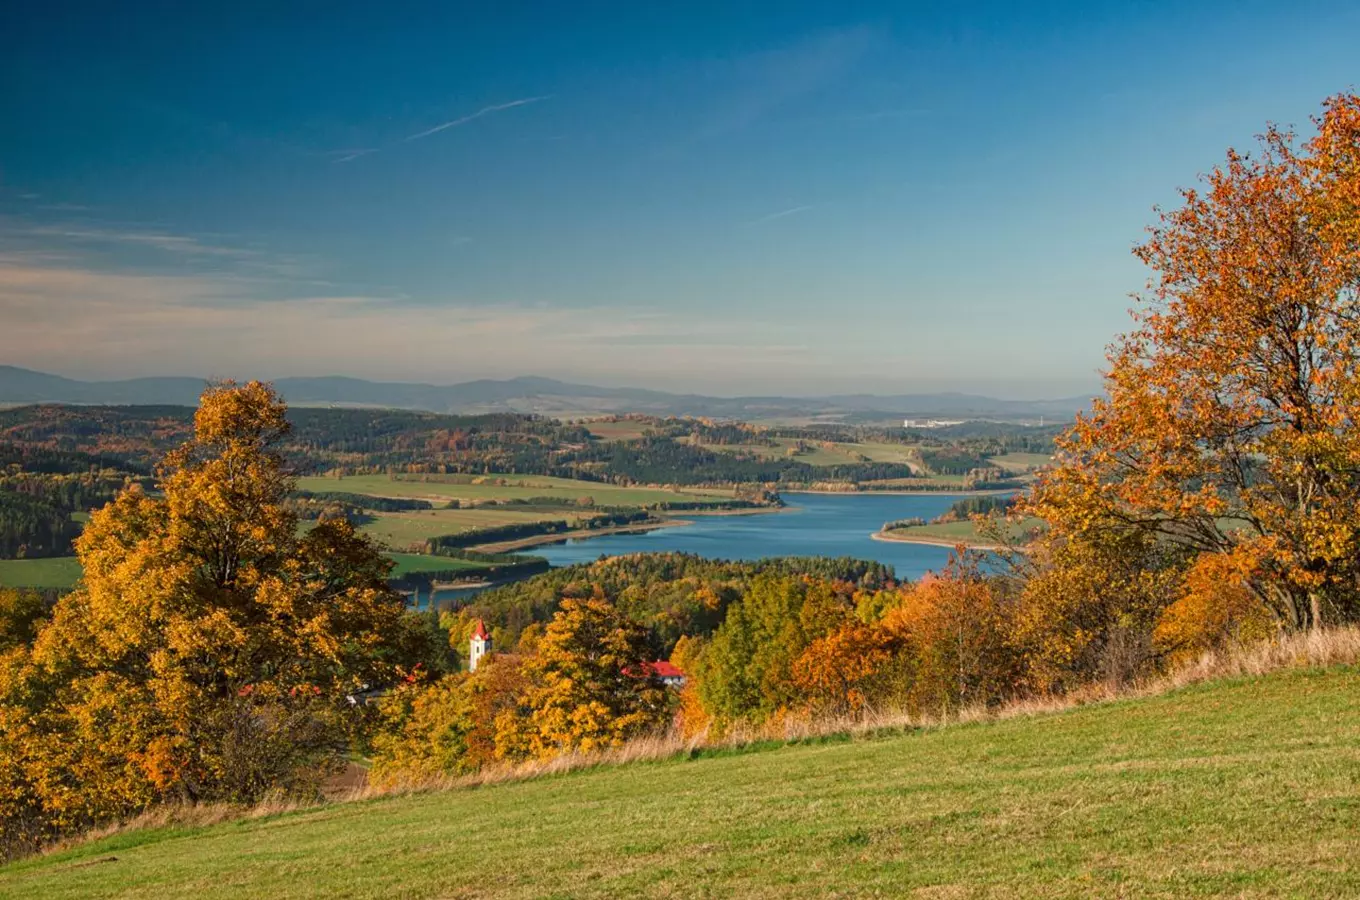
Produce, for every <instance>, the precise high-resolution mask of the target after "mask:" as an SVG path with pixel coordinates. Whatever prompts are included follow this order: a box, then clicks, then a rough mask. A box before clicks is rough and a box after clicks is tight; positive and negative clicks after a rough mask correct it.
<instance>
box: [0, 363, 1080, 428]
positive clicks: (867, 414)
mask: <svg viewBox="0 0 1360 900" xmlns="http://www.w3.org/2000/svg"><path fill="white" fill-rule="evenodd" d="M204 384H205V382H204V381H203V380H202V379H199V378H134V379H130V380H126V381H77V380H74V379H71V378H63V377H61V376H60V375H48V374H45V373H43V372H34V371H32V370H30V369H21V368H17V367H15V366H0V404H7V405H15V404H28V403H72V404H113V405H130V404H137V405H174V406H194V405H196V404H197V402H198V397H199V394H201V393H202V392H203V387H204ZM274 385H275V387H277V388H278V390H279V392H280V393H282V394H283V396H284V397H285V398H286V399H287V400H288V402H289V403H292V404H294V405H297V406H350V407H380V408H388V409H415V410H425V411H428V412H437V413H482V412H525V413H540V414H543V415H558V416H583V415H590V414H599V415H603V414H610V413H630V412H632V413H647V414H650V415H657V416H672V415H673V416H711V417H715V418H731V419H742V420H747V421H752V420H760V419H794V418H818V419H826V420H827V421H847V422H875V421H890V420H894V419H901V418H940V419H996V420H1004V421H1019V420H1030V419H1038V418H1040V417H1045V418H1046V419H1047V420H1049V421H1063V420H1067V419H1070V418H1072V416H1073V415H1074V414H1075V413H1076V411H1077V410H1079V409H1083V408H1085V406H1086V405H1087V404H1088V403H1089V402H1090V398H1089V397H1067V398H1063V399H1058V400H997V399H994V398H991V397H978V396H972V395H969V394H957V393H943V394H896V395H888V396H882V395H875V394H840V395H836V396H829V397H706V396H702V395H699V394H670V393H666V392H664V391H650V390H643V389H641V388H607V387H598V386H596V385H589V384H571V383H569V382H565V381H556V380H554V379H551V378H536V377H529V376H526V377H522V378H509V379H505V380H501V381H496V380H485V379H484V380H480V381H467V382H463V383H462V384H451V385H434V384H405V383H400V382H379V381H365V380H363V379H360V378H345V377H341V376H330V377H324V378H279V379H276V380H275V381H274Z"/></svg>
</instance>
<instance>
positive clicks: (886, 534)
mask: <svg viewBox="0 0 1360 900" xmlns="http://www.w3.org/2000/svg"><path fill="white" fill-rule="evenodd" d="M869 537H870V539H872V540H875V541H887V542H888V543H893V544H924V545H926V546H930V547H959V546H962V547H966V548H968V549H969V550H986V551H990V552H996V551H999V550H1005V549H1006V548H1005V547H1002V546H1001V545H1000V544H989V543H984V542H982V541H973V540H969V539H967V538H958V539H954V538H944V537H935V536H933V535H921V536H920V537H906V536H903V535H902V534H900V533H894V532H891V531H883V530H882V529H880V530H878V531H874V532H871V533H870V534H869Z"/></svg>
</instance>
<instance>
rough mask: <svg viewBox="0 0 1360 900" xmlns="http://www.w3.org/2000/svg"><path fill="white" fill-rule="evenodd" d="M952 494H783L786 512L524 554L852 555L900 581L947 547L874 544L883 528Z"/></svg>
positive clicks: (929, 565)
mask: <svg viewBox="0 0 1360 900" xmlns="http://www.w3.org/2000/svg"><path fill="white" fill-rule="evenodd" d="M958 499H959V495H957V494H911V495H901V494H892V495H888V494H796V493H789V494H784V501H785V503H786V504H788V508H787V509H786V510H784V511H783V512H777V513H765V514H760V515H744V516H694V517H693V518H691V519H689V521H692V522H693V523H694V524H692V525H684V526H677V527H675V528H661V529H657V530H656V531H648V532H645V533H642V534H609V535H604V536H602V537H595V538H582V539H580V540H568V541H564V542H562V543H560V544H547V545H544V546H538V547H534V548H532V549H531V550H529V551H527V552H529V553H532V554H534V555H535V556H542V557H546V558H547V560H548V561H549V562H551V563H552V564H553V565H554V566H567V565H572V564H573V563H581V562H590V561H592V560H595V559H599V558H600V557H601V556H619V555H622V554H625V553H663V552H667V551H680V552H683V553H695V554H698V555H700V556H705V557H709V558H712V559H747V560H750V559H762V558H764V557H768V556H853V557H855V558H857V559H872V560H877V561H878V562H881V563H884V564H886V565H889V566H892V567H893V569H894V570H895V571H896V573H897V577H898V578H899V579H916V578H919V577H921V576H922V575H924V574H925V573H926V572H928V571H931V570H939V569H940V568H942V567H943V566H944V564H945V562H946V560H948V558H949V548H948V547H935V546H929V545H926V544H903V543H897V542H891V541H876V540H873V539H872V538H871V537H870V535H871V534H873V533H874V532H876V531H878V530H879V529H880V528H881V527H882V526H883V523H884V522H889V521H892V520H894V519H906V518H911V517H915V516H919V517H921V518H923V519H926V520H927V521H928V520H930V519H933V518H935V517H936V516H938V515H940V514H941V513H943V512H945V511H946V510H947V509H949V507H950V506H951V505H952V504H953V503H954V502H955V501H957V500H958Z"/></svg>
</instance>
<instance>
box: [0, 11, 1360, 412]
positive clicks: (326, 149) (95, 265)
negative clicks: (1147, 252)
mask: <svg viewBox="0 0 1360 900" xmlns="http://www.w3.org/2000/svg"><path fill="white" fill-rule="evenodd" d="M80 6H81V4H75V5H71V4H66V5H62V6H61V7H60V8H44V7H43V6H42V5H38V4H29V5H27V6H25V7H23V8H22V9H16V11H15V12H13V13H11V15H10V16H9V17H8V22H7V25H8V28H7V31H8V35H7V36H8V40H7V41H6V52H5V53H4V54H3V55H0V83H3V84H4V86H5V89H4V90H3V91H0V115H3V116H4V121H6V122H9V123H11V126H12V127H9V128H6V129H4V130H3V131H0V325H2V326H3V327H0V364H12V365H17V366H24V367H27V368H32V369H37V370H41V371H45V372H55V373H59V374H63V375H67V376H70V377H77V378H89V379H106V378H123V377H136V376H144V375H195V376H210V375H217V376H236V377H281V376H288V375H332V374H340V375H348V376H354V377H364V378H372V379H378V380H401V381H420V382H429V383H436V384H449V383H454V382H459V381H466V380H472V379H477V378H506V377H513V376H518V375H526V374H534V375H543V376H549V377H555V378H561V379H564V380H571V381H582V382H591V383H597V384H603V385H609V386H616V385H631V386H639V387H653V388H658V389H663V390H670V391H694V392H703V393H711V394H719V395H738V394H784V395H795V394H801V395H815V394H832V393H841V392H849V391H864V392H876V393H888V392H893V393H902V392H918V393H925V392H934V391H943V390H959V391H965V392H970V393H979V394H989V395H992V396H998V397H1005V398H1035V397H1062V396H1070V395H1074V394H1080V393H1083V392H1087V391H1091V390H1093V389H1094V388H1095V387H1096V386H1097V384H1098V379H1097V376H1096V372H1097V371H1098V369H1099V368H1100V367H1101V365H1102V364H1103V353H1104V348H1105V346H1106V344H1107V343H1108V342H1109V341H1110V340H1111V338H1112V337H1113V336H1114V335H1115V334H1117V333H1118V332H1120V331H1122V330H1124V329H1126V328H1127V326H1128V322H1129V320H1128V316H1127V310H1128V308H1129V306H1130V301H1129V299H1128V295H1129V294H1130V293H1131V292H1135V291H1138V290H1140V289H1141V288H1142V286H1143V282H1144V280H1145V273H1144V272H1143V270H1142V269H1141V267H1140V266H1139V265H1138V264H1137V262H1136V261H1135V260H1134V259H1133V258H1132V257H1131V255H1130V254H1129V249H1130V248H1131V247H1132V246H1133V245H1134V244H1135V243H1136V242H1137V241H1138V240H1139V239H1140V237H1141V234H1142V231H1143V228H1144V227H1145V226H1146V225H1148V224H1149V223H1151V222H1152V220H1153V218H1154V213H1153V211H1152V207H1153V205H1154V204H1157V203H1161V204H1164V205H1170V204H1174V203H1175V202H1176V194H1175V189H1176V188H1177V187H1178V186H1187V185H1190V184H1191V183H1192V182H1193V180H1194V177H1195V175H1196V173H1199V172H1202V171H1205V170H1207V169H1208V168H1210V167H1212V166H1213V165H1214V164H1216V163H1217V162H1219V161H1220V160H1221V159H1222V158H1223V155H1224V151H1225V149H1226V148H1227V147H1229V146H1238V147H1241V148H1247V147H1248V146H1249V145H1250V144H1251V139H1252V135H1253V134H1255V133H1257V132H1259V131H1260V130H1261V129H1262V127H1263V126H1264V124H1265V123H1266V122H1267V121H1269V120H1274V121H1278V122H1283V123H1294V124H1297V125H1299V126H1302V127H1306V126H1307V120H1308V116H1309V115H1311V114H1312V113H1314V112H1316V111H1317V109H1318V105H1319V103H1320V102H1321V100H1322V99H1323V98H1324V97H1326V96H1328V95H1330V94H1332V93H1335V92H1336V91H1339V90H1342V89H1344V88H1347V87H1352V86H1354V85H1355V83H1356V82H1357V81H1358V80H1360V67H1357V65H1356V62H1355V53H1354V47H1355V46H1356V44H1357V42H1358V40H1357V39H1360V7H1356V6H1355V4H1352V3H1342V2H1302V3H1296V4H1293V5H1290V6H1288V7H1285V6H1282V5H1279V4H1265V3H1256V2H1246V3H1220V2H1208V3H1200V4H1176V3H1169V2H1155V3H1148V4H1137V5H1134V4H1124V3H1087V2H1083V3H1077V2H1062V3H1055V4H1045V5H1044V9H1043V10H1042V11H1038V10H1034V9H1020V8H1017V7H1016V6H1015V5H1014V4H1003V3H979V4H969V5H968V6H967V8H966V9H964V8H958V7H957V5H955V4H912V5H903V4H883V5H881V6H880V7H878V8H873V7H871V6H867V5H860V6H857V8H856V10H855V12H854V14H853V16H852V15H851V14H850V13H847V12H844V11H838V10H837V9H836V7H835V6H834V5H832V4H810V5H806V6H802V5H797V4H786V5H784V6H783V7H781V14H780V16H778V17H777V18H775V17H769V16H766V15H761V14H760V9H761V7H760V6H758V5H750V6H747V7H744V8H738V7H734V6H732V5H731V4H724V5H722V6H716V5H715V6H707V5H702V4H687V5H685V6H684V8H683V9H673V10H669V11H658V10H656V9H653V8H649V7H647V5H643V6H641V7H639V6H637V5H624V4H618V5H614V6H611V7H609V8H604V7H600V8H596V9H595V10H594V11H592V13H591V14H589V15H586V14H582V13H580V12H579V10H567V9H565V8H561V9H553V8H551V7H546V6H544V7H540V8H537V9H529V8H527V7H525V8H521V9H518V10H505V9H493V8H490V7H486V8H483V7H474V6H464V5H462V4H427V5H424V6H423V7H420V8H407V9H405V10H403V13H402V14H397V13H395V12H391V11H379V10H376V9H374V8H367V9H361V8H359V6H357V5H356V6H354V7H348V6H346V7H344V8H341V7H339V6H337V7H334V8H331V7H328V8H326V9H325V10H324V12H322V13H316V12H309V11H305V10H303V9H301V8H299V7H291V8H280V7H278V6H277V5H271V4H260V5H251V4H246V5H240V4H236V5H232V6H231V7H230V8H222V9H217V10H210V9H205V8H202V7H201V5H198V4H190V5H185V6H183V7H170V8H154V9H153V8H150V7H142V8H138V7H136V6H131V7H116V8H115V7H109V6H107V5H99V4H89V5H88V8H83V9H82V8H79V7H80ZM190 7H193V8H190Z"/></svg>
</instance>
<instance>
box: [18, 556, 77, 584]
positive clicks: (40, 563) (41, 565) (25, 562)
mask: <svg viewBox="0 0 1360 900" xmlns="http://www.w3.org/2000/svg"><path fill="white" fill-rule="evenodd" d="M79 580H80V562H79V561H78V560H77V559H76V558H75V557H74V556H53V557H50V558H47V559H0V587H29V588H39V589H48V588H57V589H62V588H69V587H71V586H72V585H74V584H75V583H76V582H77V581H79Z"/></svg>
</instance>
